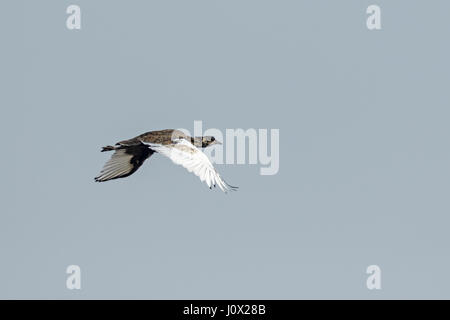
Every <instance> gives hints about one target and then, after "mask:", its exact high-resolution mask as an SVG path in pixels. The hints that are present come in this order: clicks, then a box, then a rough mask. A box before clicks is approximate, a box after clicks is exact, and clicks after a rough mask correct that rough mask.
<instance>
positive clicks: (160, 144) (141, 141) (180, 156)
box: [94, 129, 238, 193]
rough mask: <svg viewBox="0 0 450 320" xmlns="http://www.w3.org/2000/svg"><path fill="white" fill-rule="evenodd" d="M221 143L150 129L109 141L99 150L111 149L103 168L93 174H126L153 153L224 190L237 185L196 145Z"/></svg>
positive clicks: (105, 176)
mask: <svg viewBox="0 0 450 320" xmlns="http://www.w3.org/2000/svg"><path fill="white" fill-rule="evenodd" d="M216 144H222V143H221V142H219V141H217V140H216V139H215V138H214V137H213V136H202V137H190V136H188V135H186V134H185V133H184V132H182V131H180V130H176V129H165V130H158V131H149V132H146V133H143V134H141V135H138V136H136V137H134V138H131V139H128V140H123V141H119V142H117V143H116V144H115V145H114V146H111V145H108V146H105V147H103V148H102V149H101V152H107V151H114V153H113V154H112V156H111V158H110V159H109V160H108V161H107V162H106V163H105V165H104V166H103V168H102V170H101V171H100V173H99V174H98V176H96V177H95V178H94V180H95V181H96V182H105V181H109V180H113V179H119V178H125V177H128V176H130V175H132V174H133V173H135V172H136V171H137V170H138V169H139V168H140V167H141V166H142V164H143V163H144V162H145V160H147V159H148V158H150V157H151V156H152V155H153V154H154V153H159V154H161V155H163V156H166V157H168V158H169V159H171V160H172V162H174V163H175V164H177V165H181V166H183V167H184V168H186V169H187V170H188V171H189V172H192V173H194V174H195V175H196V176H198V177H199V178H200V180H201V181H202V182H203V181H204V182H205V183H206V184H207V185H208V187H209V188H210V189H212V187H216V186H218V187H219V188H220V189H221V190H222V191H223V192H225V193H227V192H228V191H235V190H237V189H238V187H234V186H231V185H229V184H228V183H227V182H226V181H225V180H223V179H222V177H221V176H220V174H219V173H218V172H217V170H216V169H215V168H214V166H213V165H212V163H211V161H210V160H209V159H208V157H207V156H206V155H205V154H204V153H203V152H202V151H201V150H200V149H199V148H206V147H209V146H212V145H216Z"/></svg>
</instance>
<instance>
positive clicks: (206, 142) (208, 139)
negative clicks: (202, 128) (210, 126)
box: [202, 136, 222, 148]
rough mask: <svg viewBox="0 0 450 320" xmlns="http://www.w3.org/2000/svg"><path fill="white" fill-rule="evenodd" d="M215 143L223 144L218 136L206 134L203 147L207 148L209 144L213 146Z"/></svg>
mask: <svg viewBox="0 0 450 320" xmlns="http://www.w3.org/2000/svg"><path fill="white" fill-rule="evenodd" d="M214 144H222V143H221V142H220V141H217V140H216V138H214V137H212V136H204V137H202V148H206V147H208V146H212V145H214Z"/></svg>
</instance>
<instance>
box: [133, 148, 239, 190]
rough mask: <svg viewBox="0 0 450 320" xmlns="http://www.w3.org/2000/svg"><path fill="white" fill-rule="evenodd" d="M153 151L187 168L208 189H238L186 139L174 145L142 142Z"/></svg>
mask: <svg viewBox="0 0 450 320" xmlns="http://www.w3.org/2000/svg"><path fill="white" fill-rule="evenodd" d="M142 142H143V143H144V144H147V145H148V146H149V147H150V148H151V149H152V150H154V151H156V152H158V153H160V154H162V155H164V156H166V157H168V158H169V159H171V160H172V161H173V163H175V164H178V165H181V166H183V167H184V168H186V169H187V170H188V171H189V172H192V173H194V174H195V175H196V176H198V177H199V178H200V181H202V182H205V183H206V184H207V185H208V187H210V188H211V187H212V186H214V187H215V186H216V185H217V186H218V187H219V188H220V189H221V190H222V191H223V192H225V193H226V192H228V191H234V190H236V189H237V187H233V186H230V185H229V184H228V183H226V182H225V181H224V180H223V179H222V177H221V176H220V174H219V173H218V172H217V170H216V169H215V168H214V166H213V165H212V163H211V161H210V160H209V159H208V157H207V156H206V155H205V154H204V153H203V152H202V151H201V150H200V149H198V148H197V147H196V146H194V145H193V144H192V143H190V142H189V141H187V140H185V139H175V140H173V144H167V145H162V144H152V143H146V142H144V141H142Z"/></svg>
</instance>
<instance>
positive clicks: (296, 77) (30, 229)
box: [0, 0, 450, 299]
mask: <svg viewBox="0 0 450 320" xmlns="http://www.w3.org/2000/svg"><path fill="white" fill-rule="evenodd" d="M374 3H375V4H378V5H380V7H381V10H382V30H379V31H369V30H367V28H366V22H365V20H366V13H365V11H366V8H367V6H368V5H370V4H374ZM70 4H78V5H79V6H80V7H81V10H82V29H81V30H78V31H70V30H68V29H67V28H66V25H65V20H66V17H67V14H66V13H65V11H66V8H67V6H68V5H70ZM3 9H4V10H3ZM449 10H450V4H449V2H448V1H433V2H432V3H430V2H429V1H423V0H422V1H406V0H398V1H385V0H378V1H349V0H341V1H273V0H271V1H261V0H258V1H256V0H246V1H238V0H232V1H206V0H202V1H199V0H191V1H100V0H97V1H86V0H84V1H83V0H77V1H61V0H58V1H56V0H54V1H22V3H20V2H16V1H14V2H13V1H9V2H4V3H2V11H3V12H9V13H10V14H8V16H9V17H8V18H7V19H6V20H3V21H2V25H3V24H5V28H4V27H2V28H1V29H2V33H4V34H5V36H4V37H3V39H5V41H6V44H7V45H5V48H8V50H6V51H5V52H2V58H3V59H2V60H3V63H4V65H5V68H4V70H6V71H5V72H4V73H3V75H2V80H1V81H2V83H3V84H6V88H7V89H8V90H6V91H7V92H5V95H4V96H3V100H5V101H4V102H3V103H2V105H3V107H2V111H3V112H2V114H5V116H4V117H3V116H2V120H1V121H2V122H1V124H2V126H1V127H2V128H1V132H2V137H3V143H4V144H6V145H4V148H3V154H4V156H3V157H2V158H3V159H2V167H3V175H2V182H1V184H0V185H1V191H2V194H3V195H4V197H2V214H1V215H0V254H1V264H0V265H1V266H0V271H1V272H0V298H44V299H46V298H64V299H76V298H88V299H89V298H150V299H158V298H161V299H164V298H168V299H170V298H177V299H179V298H192V299H196V298H208V299H216V298H217V299H220V298H223V299H226V298H235V299H241V298H254V299H278V298H287V299H298V298H360V299H372V298H386V299H389V298H450V294H449V291H450V289H449V288H450V275H449V273H448V270H449V268H450V259H449V254H448V245H449V241H450V234H449V232H448V226H449V223H450V218H449V209H450V204H449V200H448V199H449V197H448V194H449V191H450V190H449V189H450V188H449V180H450V169H449V163H450V162H449V160H450V152H449V148H448V138H449V135H450V127H449V125H448V119H449V117H450V111H449V108H448V106H449V90H448V84H449V82H450V65H449V63H448V57H449V56H450V52H449V51H450V47H449V44H448V31H449V30H450V20H449V19H448V14H447V13H448V12H449ZM17 15H18V17H22V19H20V18H18V19H15V17H17ZM6 27H8V28H6ZM2 51H3V50H2ZM4 87H5V86H4ZM194 120H202V121H203V126H204V128H205V129H206V128H218V129H220V130H223V131H225V129H227V128H244V129H248V128H256V129H258V128H265V129H272V128H276V129H279V130H280V170H279V172H278V174H276V175H273V176H262V175H260V174H259V168H260V166H259V165H217V169H218V170H219V171H220V173H221V174H222V176H223V177H224V178H225V179H226V180H227V181H228V182H229V183H231V184H233V185H237V186H239V187H240V189H239V191H238V192H235V193H233V194H229V195H224V194H223V193H221V192H219V191H210V190H209V189H208V188H207V187H206V186H205V185H204V184H202V183H201V182H200V181H199V180H198V178H197V177H195V176H193V175H192V174H189V173H187V172H186V170H185V169H183V168H181V167H179V166H175V165H174V164H172V163H171V162H170V161H169V160H168V159H166V158H163V157H162V156H153V157H152V158H151V159H150V161H148V162H147V163H145V164H144V166H143V168H142V169H140V170H139V171H138V173H137V174H135V175H132V176H131V177H129V178H127V179H121V180H117V181H113V182H108V183H101V184H99V183H95V182H94V181H93V178H94V176H95V175H96V174H97V173H98V172H99V170H100V169H101V167H102V165H103V163H104V162H105V161H106V160H107V159H108V156H109V155H106V154H104V153H100V152H99V150H100V148H101V147H102V146H104V145H107V144H112V143H115V142H117V141H119V140H123V139H128V138H131V137H134V136H136V135H138V134H140V133H143V132H145V131H149V130H158V129H164V128H186V129H189V130H193V123H194ZM72 264H76V265H79V266H80V267H81V270H82V289H81V290H79V291H77V290H68V289H67V288H66V286H65V283H66V277H67V275H66V273H65V270H66V268H67V266H68V265H72ZM372 264H376V265H378V266H380V268H381V270H382V289H381V290H378V291H377V290H372V291H370V290H368V289H367V288H366V278H367V274H366V273H365V272H366V268H367V266H369V265H372Z"/></svg>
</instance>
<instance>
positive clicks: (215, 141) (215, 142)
mask: <svg viewBox="0 0 450 320" xmlns="http://www.w3.org/2000/svg"><path fill="white" fill-rule="evenodd" d="M212 144H222V142H220V141H217V140H214V141H213V142H212Z"/></svg>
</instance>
